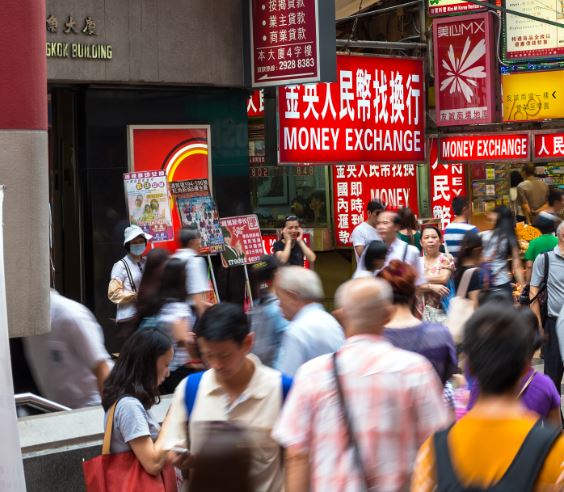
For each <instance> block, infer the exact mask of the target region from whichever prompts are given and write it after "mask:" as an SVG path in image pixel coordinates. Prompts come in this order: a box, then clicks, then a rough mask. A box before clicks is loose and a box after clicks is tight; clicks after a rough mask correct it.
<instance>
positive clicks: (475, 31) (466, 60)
mask: <svg viewBox="0 0 564 492" xmlns="http://www.w3.org/2000/svg"><path fill="white" fill-rule="evenodd" d="M433 45H434V55H435V106H436V110H437V126H452V125H470V124H476V123H493V122H495V121H496V118H497V114H496V106H495V87H496V86H495V82H496V78H497V66H496V58H495V53H496V51H495V45H494V41H493V21H492V16H491V15H490V14H489V13H488V12H484V13H482V14H474V15H465V16H457V17H446V18H441V19H434V20H433Z"/></svg>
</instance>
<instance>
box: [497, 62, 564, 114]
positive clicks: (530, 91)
mask: <svg viewBox="0 0 564 492" xmlns="http://www.w3.org/2000/svg"><path fill="white" fill-rule="evenodd" d="M563 81H564V70H554V71H550V72H541V71H538V72H522V73H512V74H505V75H502V76H501V94H502V100H503V121H532V120H547V119H551V118H564V83H563Z"/></svg>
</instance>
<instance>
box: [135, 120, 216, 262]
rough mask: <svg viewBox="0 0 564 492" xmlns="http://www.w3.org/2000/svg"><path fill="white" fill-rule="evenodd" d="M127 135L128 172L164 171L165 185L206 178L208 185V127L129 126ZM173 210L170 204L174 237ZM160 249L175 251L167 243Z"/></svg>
mask: <svg viewBox="0 0 564 492" xmlns="http://www.w3.org/2000/svg"><path fill="white" fill-rule="evenodd" d="M127 134H128V158H129V172H130V173H133V172H135V173H138V172H146V171H164V172H165V175H166V179H167V182H168V183H171V182H172V181H182V180H191V179H205V180H208V182H209V183H210V186H211V181H212V175H211V140H210V126H209V125H129V126H128V127H127ZM175 207H176V204H175V203H173V204H172V210H171V216H172V222H173V230H174V233H175V235H176V231H178V229H179V228H180V227H181V224H180V219H179V215H178V212H177V211H176V210H175ZM175 237H177V236H175ZM159 246H160V247H165V248H167V249H170V250H172V251H174V250H175V249H176V247H177V244H176V242H175V241H167V242H163V243H161V244H159Z"/></svg>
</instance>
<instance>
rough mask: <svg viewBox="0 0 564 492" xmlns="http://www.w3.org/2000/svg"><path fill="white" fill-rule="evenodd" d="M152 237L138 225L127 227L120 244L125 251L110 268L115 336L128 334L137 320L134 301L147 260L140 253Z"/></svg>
mask: <svg viewBox="0 0 564 492" xmlns="http://www.w3.org/2000/svg"><path fill="white" fill-rule="evenodd" d="M152 237H153V236H151V235H150V234H147V233H145V232H144V231H143V229H141V228H140V227H139V226H136V225H132V226H129V227H127V228H126V229H125V232H124V237H123V246H124V248H125V250H126V251H127V254H126V255H125V256H124V257H123V258H122V259H121V260H119V261H117V262H116V263H115V264H114V266H113V268H112V273H111V279H110V285H109V286H108V299H109V300H110V301H112V302H113V303H114V304H116V305H117V314H116V327H117V329H118V336H119V337H120V338H122V339H125V338H127V336H128V334H129V333H130V332H132V331H133V327H134V326H135V325H136V322H137V317H136V312H137V308H136V303H135V301H136V300H137V289H138V288H139V284H140V283H141V277H142V275H143V270H144V269H145V262H146V260H145V257H144V256H143V253H144V251H145V249H146V247H147V241H149V240H150V239H151V238H152Z"/></svg>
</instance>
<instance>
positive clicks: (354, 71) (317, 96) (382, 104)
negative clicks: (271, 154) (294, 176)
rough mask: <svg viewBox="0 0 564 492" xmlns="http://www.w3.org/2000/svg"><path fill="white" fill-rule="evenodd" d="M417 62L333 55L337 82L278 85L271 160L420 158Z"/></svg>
mask: <svg viewBox="0 0 564 492" xmlns="http://www.w3.org/2000/svg"><path fill="white" fill-rule="evenodd" d="M424 81H425V76H424V72H423V60H422V59H419V58H407V57H402V58H392V57H384V56H355V55H339V56H337V81H336V82H334V83H326V84H308V85H293V86H286V87H281V88H279V89H278V119H279V130H278V131H279V133H278V149H279V162H280V163H281V164H287V163H316V164H329V163H334V164H341V163H349V162H350V163H352V162H354V163H358V162H372V163H385V164H388V163H392V162H409V163H418V162H425V107H424V101H425V90H424Z"/></svg>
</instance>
